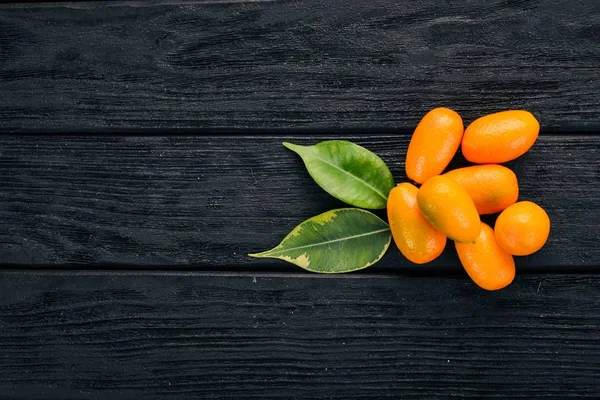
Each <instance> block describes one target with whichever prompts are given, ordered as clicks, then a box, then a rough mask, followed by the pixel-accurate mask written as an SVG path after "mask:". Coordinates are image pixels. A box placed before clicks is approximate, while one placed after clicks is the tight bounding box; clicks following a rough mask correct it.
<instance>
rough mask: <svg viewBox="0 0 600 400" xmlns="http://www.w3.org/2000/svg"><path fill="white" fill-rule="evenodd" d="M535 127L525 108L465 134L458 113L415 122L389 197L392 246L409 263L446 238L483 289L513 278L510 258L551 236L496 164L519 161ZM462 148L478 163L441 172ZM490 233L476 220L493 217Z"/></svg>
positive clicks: (512, 178) (545, 221) (483, 121)
mask: <svg viewBox="0 0 600 400" xmlns="http://www.w3.org/2000/svg"><path fill="white" fill-rule="evenodd" d="M539 130H540V124H539V122H538V121H537V120H536V118H535V117H534V116H533V115H532V114H531V113H530V112H528V111H524V110H510V111H502V112H498V113H494V114H489V115H486V116H483V117H481V118H478V119H476V120H475V121H473V122H472V123H471V124H470V125H469V126H468V127H467V128H466V129H464V126H463V121H462V118H461V117H460V115H458V113H456V112H455V111H453V110H450V109H448V108H435V109H433V110H431V111H430V112H428V113H427V114H426V115H425V116H424V117H423V119H422V120H421V121H420V122H419V124H418V125H417V127H416V129H415V131H414V133H413V135H412V138H411V141H410V144H409V146H408V151H407V154H406V163H405V167H406V175H407V176H408V178H409V179H410V180H412V181H414V182H415V183H416V184H418V185H420V187H417V186H415V185H413V184H411V183H401V184H399V185H397V186H395V187H394V188H393V189H392V190H391V192H390V194H389V197H388V203H387V213H388V220H389V224H390V228H391V231H392V236H393V238H394V242H395V243H396V245H397V246H398V248H399V249H400V252H401V253H402V254H403V255H404V256H405V257H406V258H407V259H408V260H410V261H412V262H414V263H417V264H424V263H427V262H430V261H433V260H434V259H436V258H437V257H438V256H439V255H440V254H441V253H442V251H443V250H444V247H445V245H446V240H447V239H450V240H453V241H454V244H455V248H456V251H457V253H458V257H459V259H460V261H461V263H462V265H463V267H464V268H465V270H466V272H467V273H468V274H469V276H470V277H471V279H472V280H473V281H474V282H475V283H476V284H477V285H478V286H480V287H481V288H483V289H487V290H497V289H501V288H503V287H506V286H507V285H509V284H510V283H511V282H512V281H513V279H514V277H515V261H514V258H513V256H526V255H530V254H532V253H534V252H536V251H538V250H539V249H540V248H542V246H543V245H544V244H545V243H546V240H547V239H548V235H549V233H550V218H549V217H548V215H547V214H546V212H545V211H544V210H543V209H542V208H541V207H540V206H539V205H537V204H535V203H533V202H530V201H517V200H518V197H519V185H518V181H517V177H516V175H515V173H514V172H513V171H512V170H510V169H509V168H507V167H506V166H503V165H500V164H501V163H505V162H508V161H511V160H514V159H516V158H517V157H520V156H521V155H523V154H524V153H526V152H527V151H528V150H529V149H530V148H531V147H532V146H533V144H534V142H535V141H536V139H537V136H538V133H539ZM459 147H461V151H462V154H463V155H464V157H465V158H466V159H467V161H469V162H471V163H473V164H476V165H472V166H469V167H464V168H459V169H455V170H452V171H449V172H446V173H443V172H444V170H445V169H446V168H447V167H448V165H449V163H450V161H451V160H452V158H453V157H454V155H455V154H456V152H457V151H458V148H459ZM496 213H500V215H499V216H498V218H497V220H496V223H495V225H494V228H493V229H492V227H490V226H489V225H487V224H485V223H483V222H481V219H480V215H483V214H496Z"/></svg>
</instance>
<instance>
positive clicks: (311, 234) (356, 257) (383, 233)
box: [249, 208, 392, 274]
mask: <svg viewBox="0 0 600 400" xmlns="http://www.w3.org/2000/svg"><path fill="white" fill-rule="evenodd" d="M391 237H392V235H391V233H390V227H389V225H388V224H386V223H385V222H384V221H382V220H381V219H380V218H379V217H377V216H376V215H375V214H373V213H371V212H369V211H365V210H361V209H358V208H340V209H337V210H331V211H328V212H326V213H323V214H320V215H317V216H316V217H312V218H310V219H307V220H306V221H304V222H302V223H301V224H300V225H298V226H297V227H295V228H294V230H292V231H291V232H290V234H289V235H287V236H286V237H285V239H283V240H282V241H281V243H280V244H279V246H277V247H275V248H273V249H271V250H268V251H265V252H262V253H257V254H249V256H251V257H259V258H264V257H266V258H278V259H281V260H285V261H288V262H290V263H292V264H295V265H297V266H299V267H301V268H304V269H306V270H308V271H312V272H320V273H324V274H333V273H341V272H351V271H356V270H359V269H363V268H367V267H368V266H371V265H373V264H375V263H376V262H377V261H379V259H381V257H383V255H384V254H385V252H386V250H387V249H388V247H389V245H390V241H391Z"/></svg>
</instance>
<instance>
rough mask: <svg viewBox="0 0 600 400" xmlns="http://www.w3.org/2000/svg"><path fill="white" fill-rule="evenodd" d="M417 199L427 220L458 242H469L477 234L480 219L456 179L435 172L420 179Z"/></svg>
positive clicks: (470, 200) (471, 201)
mask: <svg viewBox="0 0 600 400" xmlns="http://www.w3.org/2000/svg"><path fill="white" fill-rule="evenodd" d="M417 202H418V203H419V208H420V209H421V212H422V213H423V215H424V216H425V218H426V219H427V221H428V222H429V223H430V224H431V225H433V227H434V228H436V229H437V230H438V231H440V232H442V233H443V234H444V235H446V236H447V237H449V238H450V239H452V240H455V241H457V242H472V241H474V240H475V239H476V238H477V236H478V235H479V230H480V224H481V220H480V219H479V214H478V213H477V208H475V204H474V203H473V200H472V199H471V197H470V196H469V194H468V193H467V191H466V190H465V189H463V188H462V187H461V186H460V185H459V184H458V183H456V182H455V181H453V180H452V179H450V178H448V177H445V176H442V175H438V176H434V177H433V178H429V179H428V180H426V181H425V183H423V185H422V186H421V188H420V189H419V192H418V193H417Z"/></svg>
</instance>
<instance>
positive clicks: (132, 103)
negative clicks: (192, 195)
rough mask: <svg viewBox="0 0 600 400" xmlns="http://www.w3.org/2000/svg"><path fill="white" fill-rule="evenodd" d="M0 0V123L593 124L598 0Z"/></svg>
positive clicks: (598, 83)
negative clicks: (440, 120) (443, 119)
mask: <svg viewBox="0 0 600 400" xmlns="http://www.w3.org/2000/svg"><path fill="white" fill-rule="evenodd" d="M153 3H155V2H148V3H147V2H144V1H137V2H136V1H133V2H128V5H127V6H119V4H120V3H118V2H117V3H115V2H108V1H106V2H92V3H87V2H79V3H59V4H57V5H56V4H42V5H41V6H36V7H34V6H32V5H31V4H25V5H23V4H18V5H15V4H10V5H4V6H2V5H0V59H2V61H1V63H0V93H3V95H2V96H0V127H2V128H4V129H15V130H19V129H25V128H29V129H41V130H47V129H49V128H53V129H57V130H64V129H79V128H82V127H86V128H105V127H115V128H124V127H134V128H135V127H149V128H155V127H162V128H167V129H172V128H177V127H192V128H202V129H208V128H215V127H220V128H231V127H241V128H268V129H274V128H292V129H298V128H305V129H319V130H321V129H331V128H356V129H368V130H377V129H380V128H397V127H403V128H406V127H409V126H412V125H411V124H412V123H413V121H414V119H415V118H416V116H418V115H421V114H423V113H424V112H426V110H428V109H430V108H432V107H433V106H435V105H438V104H443V105H446V106H450V107H453V108H456V109H457V111H459V112H461V113H464V114H465V115H467V116H468V117H472V116H475V115H481V114H482V113H485V112H488V111H495V110H498V109H505V108H514V107H524V108H527V109H530V110H532V111H533V112H535V113H537V114H539V115H541V119H542V122H543V123H544V124H545V126H546V128H547V129H552V130H560V129H562V128H569V129H578V130H587V131H594V130H598V129H600V122H599V120H598V117H597V116H598V114H599V113H600V107H599V106H598V104H599V103H598V100H597V94H598V92H599V91H600V80H599V79H598V78H599V76H598V74H599V72H598V65H599V64H600V51H599V50H598V47H599V46H600V45H599V43H600V2H598V1H596V0H578V1H571V0H552V1H545V0H535V1H513V0H510V1H506V0H501V1H498V0H497V1H475V0H473V1H465V0H460V1H453V2H446V3H444V4H443V5H442V4H440V3H439V2H438V1H435V0H426V1H414V2H410V1H402V2H397V1H390V0H373V1H358V0H352V1H348V0H325V1H322V0H315V1H289V0H287V1H227V0H223V1H220V0H217V1H214V2H213V1H209V2H202V1H198V2H197V4H164V5H153Z"/></svg>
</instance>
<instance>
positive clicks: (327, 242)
mask: <svg viewBox="0 0 600 400" xmlns="http://www.w3.org/2000/svg"><path fill="white" fill-rule="evenodd" d="M389 230H390V228H384V229H379V230H376V231H371V232H367V233H361V234H358V235H352V236H346V237H343V238H339V239H332V240H327V241H325V242H319V243H313V244H307V245H305V246H297V247H290V248H286V249H283V250H278V251H274V252H267V253H266V254H269V255H271V256H272V255H276V254H278V253H280V254H285V252H288V251H293V250H301V249H306V248H309V247H315V246H322V245H326V244H329V243H336V242H343V241H345V240H352V239H357V238H360V237H365V236H369V235H376V234H378V233H382V232H386V231H389Z"/></svg>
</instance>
